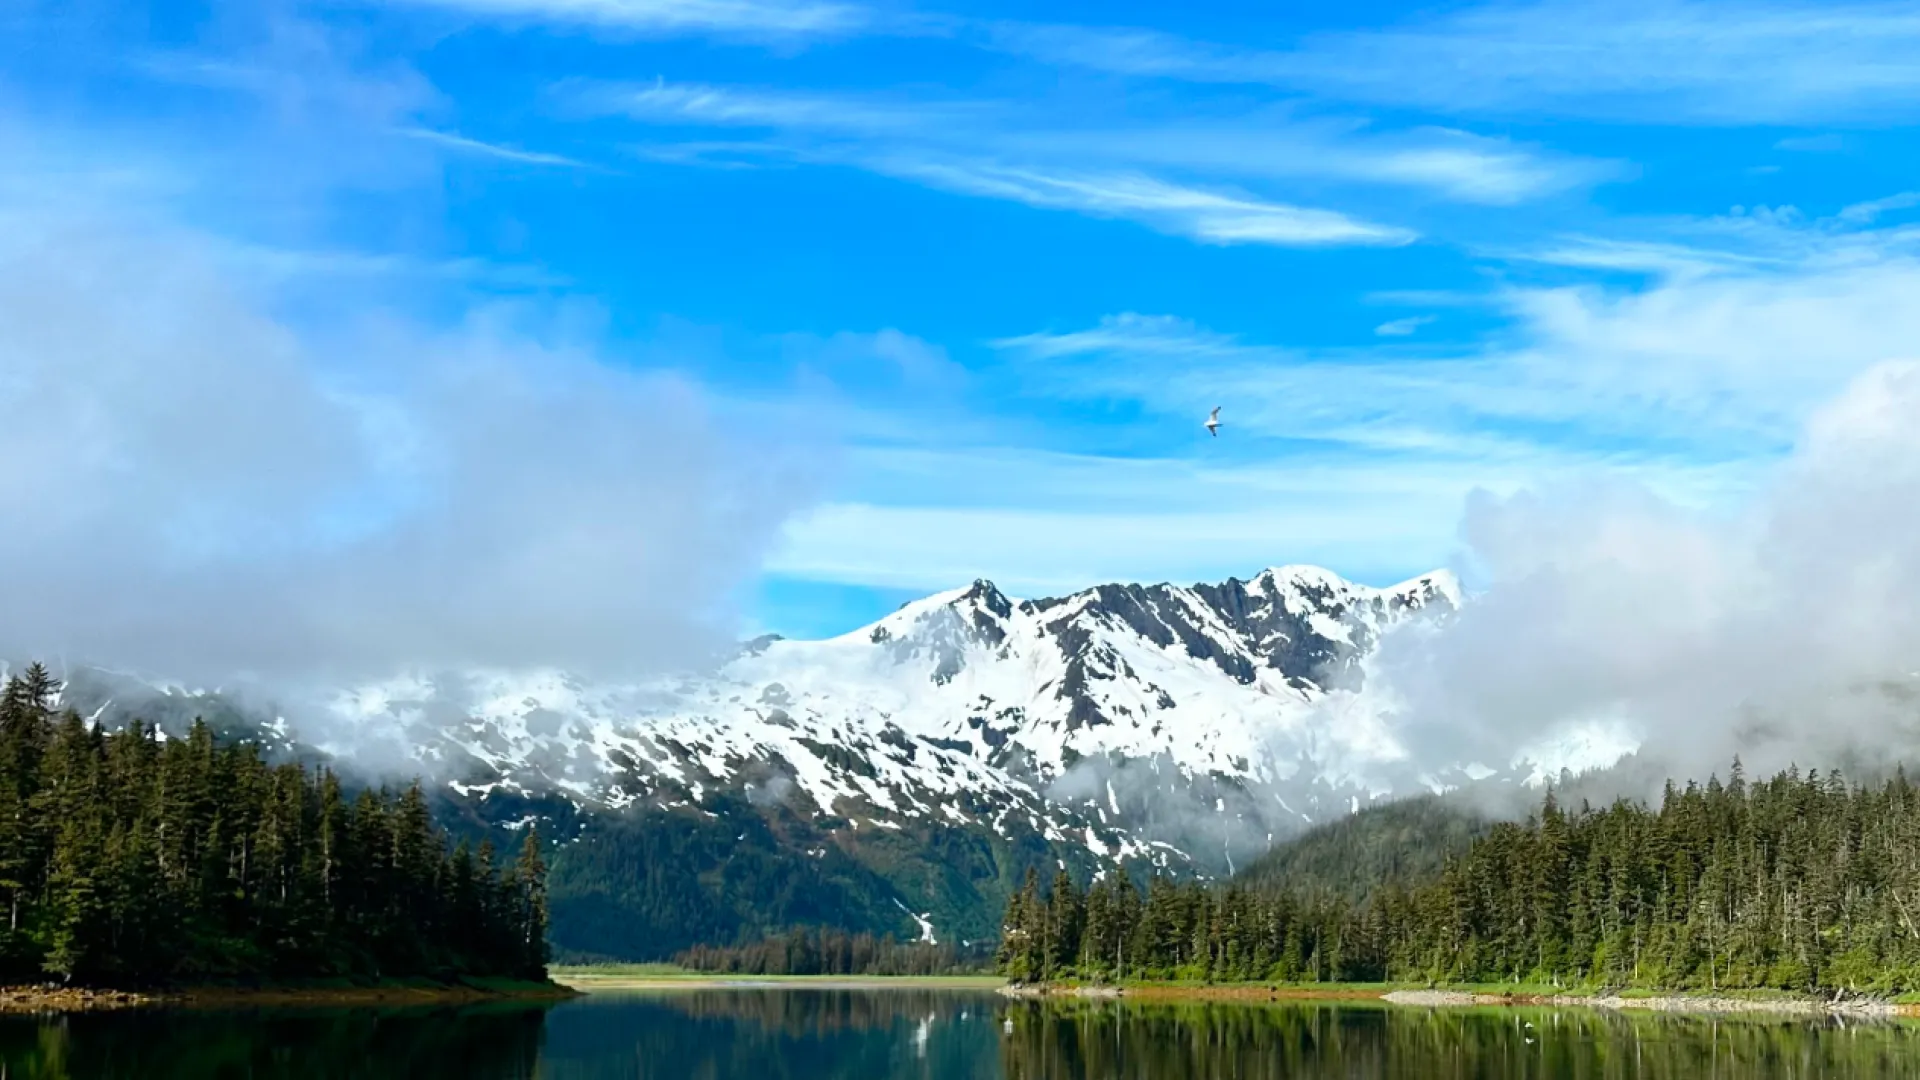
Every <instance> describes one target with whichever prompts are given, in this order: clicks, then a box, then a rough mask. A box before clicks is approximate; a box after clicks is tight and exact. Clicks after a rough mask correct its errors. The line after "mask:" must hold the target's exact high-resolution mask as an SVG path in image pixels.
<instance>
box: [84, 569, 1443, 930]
mask: <svg viewBox="0 0 1920 1080" xmlns="http://www.w3.org/2000/svg"><path fill="white" fill-rule="evenodd" d="M1460 603H1461V594H1460V589H1459V585H1458V583H1457V582H1456V581H1455V580H1454V578H1453V576H1452V575H1451V574H1449V573H1446V572H1444V571H1441V572H1435V573H1432V574H1426V575H1422V576H1420V577H1418V578H1415V579H1413V580H1411V581H1408V582H1405V583H1402V584H1400V585H1396V586H1393V587H1391V588H1385V589H1380V588H1371V587H1367V586H1363V585H1357V584H1354V583H1352V582H1349V581H1346V580H1343V579H1342V578H1340V577H1338V576H1336V575H1334V574H1332V573H1330V572H1328V571H1325V570H1321V569H1317V568H1313V567H1302V566H1284V567H1278V568H1275V569H1271V570H1267V571H1265V572H1263V573H1261V574H1259V575H1257V576H1255V577H1254V578H1253V579H1252V580H1250V581H1239V580H1228V581H1226V582H1223V583H1220V584H1217V585H1204V584H1203V585H1194V586H1190V587H1180V586H1173V585H1103V586H1099V587H1096V588H1093V589H1088V590H1086V591H1084V592H1079V593H1075V594H1073V595H1070V596H1065V597H1058V598H1045V599H1033V600H1019V599H1014V598H1012V597H1008V596H1006V595H1004V594H1003V593H1001V591H1000V590H999V589H997V588H995V587H994V585H993V584H992V583H990V582H987V581H976V582H974V583H973V584H972V585H970V586H967V587H966V588H962V589H956V590H953V591H951V592H946V593H940V594H937V595H934V596H930V597H927V598H925V599H923V600H919V601H916V602H913V603H910V604H907V605H905V606H903V607H902V608H900V609H899V610H898V611H896V612H894V613H893V614H891V615H888V616H887V617H885V618H883V619H881V620H879V621H878V622H875V623H873V624H872V625H870V626H866V627H862V628H861V629H859V630H857V631H854V632H852V633H849V634H845V635H842V636H840V637H836V638H830V639H827V640H822V641H786V640H780V639H777V638H766V639H761V640H758V641H755V642H752V643H750V644H749V645H748V646H747V647H745V648H744V649H743V650H742V651H741V653H740V654H739V655H738V656H737V657H736V658H735V659H733V660H732V661H731V662H730V663H728V664H726V665H725V666H723V667H722V668H721V669H720V670H719V671H717V672H714V673H710V674H706V675H701V676H697V677H696V676H688V677H685V678H680V679H665V680H653V681H649V682H644V683H632V684H604V683H590V682H586V681H583V680H580V679H576V678H573V677H570V676H568V675H566V674H564V673H560V672H536V673H512V674H509V673H499V672H471V673H464V674H461V675H459V676H450V677H437V678H424V677H408V678H400V679H394V680H390V681H387V682H384V683H380V684H377V685H372V686H364V687H359V688H355V689H352V690H350V691H346V692H343V693H340V694H339V695H338V696H337V698H336V699H335V700H333V701H332V702H331V704H330V707H329V708H328V710H327V711H328V713H329V714H330V715H328V716H327V717H326V719H325V723H323V724H319V725H310V727H312V728H313V730H310V731H302V730H296V731H295V732H294V734H295V736H296V737H300V738H302V739H304V740H305V741H306V742H308V743H310V744H315V745H318V746H319V747H320V748H321V749H323V750H331V751H335V752H340V751H347V752H350V753H351V752H359V753H362V754H364V753H365V752H366V747H368V746H370V745H373V744H374V743H375V742H376V740H377V741H378V742H379V744H380V745H383V746H385V747H386V748H387V751H386V753H387V755H388V756H389V757H390V758H391V756H393V755H399V756H401V757H403V758H411V759H412V762H411V763H412V766H413V767H414V768H415V770H416V771H421V772H424V773H426V774H428V775H431V776H434V777H436V778H437V780H436V782H437V783H440V784H443V785H444V788H445V793H446V795H447V797H449V798H451V799H454V800H456V801H458V802H460V803H462V804H464V805H466V806H467V807H469V808H470V809H471V810H472V811H473V812H474V813H476V814H478V815H480V816H483V817H486V818H489V819H491V820H494V821H496V822H499V821H507V822H508V823H512V821H513V820H514V816H515V815H521V816H524V815H526V814H531V813H539V812H540V811H539V809H538V807H539V806H540V805H541V800H543V799H544V800H546V805H549V806H551V805H553V803H554V801H555V800H554V799H553V798H552V797H553V796H559V797H561V798H562V799H564V801H565V802H566V803H568V804H571V805H570V806H569V807H568V808H567V809H568V813H569V815H570V817H571V818H572V821H571V824H570V828H572V829H575V830H577V835H578V836H579V838H580V839H579V843H580V844H583V845H585V844H589V843H601V842H604V843H613V841H610V840H604V839H601V840H594V839H593V838H594V837H597V836H598V837H604V835H607V834H605V832H604V829H603V828H600V827H598V826H596V825H595V823H596V822H599V823H602V825H603V826H604V827H605V828H613V827H614V826H613V825H611V824H607V823H619V825H618V827H619V828H622V829H627V828H652V827H655V826H654V825H648V824H647V823H649V822H652V823H678V824H676V825H675V826H674V827H676V828H678V827H688V828H690V827H692V825H689V824H687V823H695V824H698V823H700V822H708V823H718V824H715V825H713V827H714V828H718V827H720V826H721V825H724V826H725V829H726V831H727V832H729V833H731V832H735V831H737V832H738V836H737V837H735V838H733V839H734V841H735V842H738V843H741V844H746V843H750V842H752V841H750V840H749V833H750V832H751V831H752V830H749V829H736V826H737V825H739V821H738V820H737V819H741V818H743V817H755V818H759V819H764V820H765V821H766V822H770V823H775V824H774V826H773V830H774V831H773V833H771V834H769V836H770V839H768V840H767V843H768V844H769V845H770V846H771V848H773V849H778V850H780V851H782V852H784V853H785V855H784V856H783V857H786V856H791V857H793V858H810V859H813V860H815V861H816V862H818V861H819V860H822V859H825V858H826V857H827V855H828V853H829V852H835V853H836V857H837V855H839V854H849V855H851V856H852V858H853V860H854V862H856V863H858V864H860V866H861V867H864V868H865V869H866V870H868V871H872V872H873V873H874V874H876V875H877V876H878V878H879V879H881V880H883V881H884V882H885V883H887V884H886V887H888V888H892V889H893V890H894V891H895V893H896V895H894V896H892V897H890V898H889V899H890V900H892V901H893V906H895V907H898V908H899V909H900V910H899V911H898V912H893V913H891V914H889V915H888V918H892V919H895V920H896V921H898V920H901V919H906V918H907V917H911V918H910V920H909V921H907V922H904V923H902V926H901V928H902V929H903V930H906V931H909V932H913V933H925V934H931V933H935V932H936V931H935V930H934V929H932V927H936V926H939V925H940V924H941V923H942V922H945V923H946V924H947V925H950V926H951V925H956V924H957V925H959V926H960V927H962V928H963V929H964V928H965V927H968V926H972V927H976V928H978V927H980V926H982V925H985V924H988V923H990V921H991V919H992V918H994V917H996V916H997V905H998V903H999V902H1000V899H1001V898H1002V897H1003V896H1004V889H1005V886H1006V885H1007V884H1008V883H1009V882H1011V881H1012V880H1013V877H1014V875H1015V873H1017V872H1019V871H1022V870H1023V869H1024V867H1023V866H1019V865H1015V864H1019V863H1025V864H1029V865H1030V864H1032V863H1033V862H1035V861H1038V862H1040V863H1042V864H1044V865H1046V866H1048V867H1051V866H1052V865H1053V864H1054V863H1060V864H1063V865H1064V864H1068V863H1072V864H1074V865H1078V866H1081V867H1083V868H1086V869H1088V870H1089V872H1099V871H1101V869H1102V868H1107V867H1111V866H1113V865H1116V864H1118V863H1138V862H1143V861H1144V862H1150V863H1153V864H1157V865H1161V866H1172V867H1182V868H1191V869H1193V870H1195V871H1198V872H1204V873H1217V872H1222V871H1227V870H1230V869H1231V868H1232V867H1233V865H1234V863H1235V862H1236V860H1240V859H1244V858H1247V857H1251V856H1252V855H1253V854H1256V853H1257V852H1258V851H1259V850H1261V849H1263V848H1264V847H1266V846H1267V845H1268V844H1270V843H1271V841H1272V840H1273V839H1274V838H1275V837H1276V836H1277V835H1280V834H1284V833H1286V832H1289V831H1292V830H1295V829H1298V828H1300V827H1302V826H1304V825H1305V824H1307V823H1310V822H1312V821H1315V820H1320V819H1324V818H1326V817H1331V816H1335V815H1337V814H1340V813H1345V812H1347V811H1349V810H1351V809H1353V808H1355V807H1357V806H1358V805H1360V804H1361V803H1362V802H1365V801H1369V800H1371V799H1372V798H1374V797H1377V796H1380V795H1385V794H1388V793H1392V792H1404V791H1406V790H1409V789H1411V788H1412V787H1414V786H1415V785H1416V784H1418V783H1422V782H1424V783H1429V784H1430V783H1432V782H1433V774H1432V773H1431V772H1426V773H1419V772H1416V771H1415V770H1414V769H1413V766H1412V764H1411V763H1409V762H1407V761H1405V760H1404V754H1403V753H1402V752H1401V750H1400V748H1399V747H1398V745H1397V744H1396V743H1395V742H1394V741H1393V739H1392V737H1391V734H1390V731H1389V729H1388V728H1387V727H1386V726H1385V724H1384V723H1383V721H1382V719H1381V717H1380V715H1379V714H1380V711H1381V706H1380V705H1379V703H1378V702H1377V701H1376V699H1375V697H1374V696H1372V695H1370V693H1369V690H1368V687H1367V685H1366V678H1365V676H1366V663H1365V661H1366V658H1367V657H1368V656H1369V655H1370V654H1371V653H1372V651H1373V650H1374V648H1375V646H1376V645H1377V643H1378V642H1379V641H1380V639H1381V638H1382V636H1384V635H1387V634H1391V633H1396V632H1401V630H1402V628H1403V627H1407V626H1410V625H1412V624H1416V623H1422V622H1427V621H1429V620H1432V619H1436V618H1437V619H1444V618H1445V617H1446V616H1447V615H1448V614H1450V613H1451V612H1453V611H1454V610H1456V609H1457V608H1458V606H1459V605H1460ZM96 707H98V708H105V705H104V703H96ZM128 707H129V708H132V707H134V706H128ZM173 708H174V710H175V711H178V710H179V708H180V705H179V704H178V703H177V702H176V703H175V705H174V706H173ZM296 727H298V725H297V724H296ZM782 822H784V824H779V823H782ZM636 823H637V824H636ZM659 827H665V825H664V824H660V825H659ZM596 830H598V831H596ZM755 835H758V834H755ZM955 837H960V838H964V843H962V841H961V840H956V839H954V838H955ZM721 839H722V840H726V839H727V838H726V837H722V838H721ZM955 844H961V846H962V847H965V848H966V852H964V853H962V854H954V853H953V850H950V849H954V845H955ZM722 846H723V847H724V844H723V845H722ZM954 850H957V849H954ZM708 858H711V859H716V860H719V864H724V863H725V862H726V861H727V860H729V859H731V858H732V856H731V855H724V854H722V855H712V856H708ZM963 863H964V864H965V865H967V866H968V867H970V869H968V870H967V871H966V873H965V874H962V875H959V876H960V877H961V878H964V879H965V880H958V879H956V877H955V871H954V866H956V865H959V864H963ZM798 865H800V864H797V863H791V862H789V863H782V864H781V866H782V867H783V869H782V870H780V871H779V873H781V874H786V875H789V876H790V875H792V874H795V873H802V872H803V871H802V870H797V869H795V867H796V866H798ZM822 865H824V864H822ZM696 869H697V868H689V869H688V871H687V872H688V873H689V874H693V873H695V872H696ZM656 871H658V868H657V867H656V868H650V869H647V870H645V871H620V872H644V873H654V872H656ZM821 873H823V874H824V873H826V871H825V870H822V871H821ZM942 874H945V876H946V878H947V879H954V880H942V879H941V875H942ZM829 876H830V875H829ZM558 899H559V896H558V894H556V902H558ZM983 906H984V907H985V908H986V909H988V910H975V909H976V908H981V907H983ZM929 909H931V910H929ZM563 916H564V911H563V910H561V909H560V908H558V907H557V908H556V935H559V933H560V920H561V919H562V917H563ZM743 918H745V919H746V922H745V923H743V927H746V928H747V929H750V928H751V927H750V925H749V924H751V923H752V921H753V920H752V918H747V917H745V916H743ZM761 921H762V922H764V923H767V924H769V925H771V924H773V923H777V922H778V921H779V919H778V918H775V917H767V918H765V919H762V920H761ZM741 932H746V930H745V929H743V930H741ZM976 932H977V930H976ZM616 951H617V950H616Z"/></svg>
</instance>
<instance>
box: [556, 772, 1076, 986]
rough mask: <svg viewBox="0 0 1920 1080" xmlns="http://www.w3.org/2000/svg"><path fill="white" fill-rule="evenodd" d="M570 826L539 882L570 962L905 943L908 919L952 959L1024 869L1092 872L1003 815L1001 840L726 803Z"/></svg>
mask: <svg viewBox="0 0 1920 1080" xmlns="http://www.w3.org/2000/svg"><path fill="white" fill-rule="evenodd" d="M581 824H582V828H581V829H580V831H579V832H578V833H577V834H569V835H570V836H572V835H577V837H578V839H577V840H570V841H569V842H568V843H567V844H565V845H563V846H561V847H560V848H558V849H557V850H556V851H555V852H554V857H553V859H554V862H553V872H552V875H551V879H550V880H551V899H552V907H553V934H552V937H553V944H554V949H555V951H556V953H557V954H558V955H559V956H560V957H561V958H562V959H564V960H566V961H569V962H572V961H600V960H621V961H628V960H638V961H661V960H670V959H672V958H673V957H674V956H675V955H676V954H678V953H680V952H682V951H684V950H687V949H690V948H693V947H694V946H696V945H723V944H735V945H753V944H756V943H758V942H761V941H763V940H765V939H767V938H770V937H784V936H785V935H786V934H788V933H789V932H790V931H793V930H795V929H811V928H822V927H825V928H832V929H835V930H840V931H844V932H845V933H848V934H855V935H858V934H869V935H872V936H873V937H875V938H882V937H885V936H887V935H889V934H891V935H893V936H894V937H895V938H896V939H901V940H910V939H912V938H913V937H915V936H917V935H918V933H919V928H918V927H917V926H916V925H915V923H914V920H913V918H912V917H911V916H910V915H909V914H908V910H909V909H911V910H912V911H913V912H915V913H919V914H924V915H925V916H926V917H927V918H928V919H929V920H930V921H931V922H932V924H933V926H934V927H935V929H936V931H937V933H938V935H939V937H940V938H941V939H942V940H952V941H954V942H956V943H958V944H959V945H960V947H961V948H962V949H965V948H967V947H968V946H967V943H968V942H976V943H979V942H991V941H993V939H994V938H995V937H996V935H997V934H998V931H999V925H998V915H999V911H1000V908H1001V906H1002V905H1004V904H1005V902H1006V898H1007V896H1008V895H1009V894H1010V893H1011V892H1012V891H1013V889H1014V888H1016V887H1017V886H1018V884H1019V881H1020V874H1021V873H1022V872H1023V871H1024V870H1025V869H1026V868H1027V867H1029V866H1046V867H1049V868H1051V867H1053V866H1056V865H1058V863H1059V862H1061V861H1066V862H1067V865H1068V866H1069V867H1071V868H1073V869H1074V870H1076V872H1080V873H1085V872H1086V869H1087V868H1088V867H1089V866H1090V864H1091V857H1090V855H1089V853H1088V851H1087V849H1086V848H1085V847H1084V846H1081V845H1071V844H1067V843H1056V842H1053V841H1049V840H1048V839H1047V838H1046V837H1045V836H1044V835H1042V834H1041V833H1039V832H1038V831H1036V830H1034V829H1032V828H1031V826H1030V825H1029V824H1027V823H1026V822H1025V821H1024V820H1023V819H1017V818H1014V817H1013V816H1012V815H1009V820H1008V822H1007V825H1006V828H1007V834H1006V835H1004V836H1001V835H995V834H994V833H992V832H990V831H989V830H988V829H986V828H984V827H958V826H949V825H942V824H938V823H933V822H929V821H923V820H913V819H908V820H906V821H905V822H904V823H902V824H901V825H900V827H898V828H878V827H860V828H849V827H847V822H846V821H845V820H844V819H842V820H840V821H838V822H835V821H834V820H833V819H831V818H828V817H826V816H824V815H821V814H819V813H817V812H816V811H815V810H814V809H813V808H812V807H811V806H810V805H807V804H802V805H800V806H798V807H790V806H787V805H784V804H780V805H771V806H766V805H761V806H756V805H753V804H751V803H749V802H748V801H747V800H746V799H745V798H742V797H740V796H739V795H736V794H733V793H731V792H726V791H717V792H708V793H707V794H706V796H705V798H704V799H703V800H702V801H701V802H700V803H699V804H698V805H697V806H691V807H676V808H671V809H663V808H659V807H634V808H632V809H631V810H628V811H626V812H623V813H609V814H599V815H594V816H592V817H588V818H583V819H582V821H581ZM833 825H838V826H839V827H837V828H830V827H829V826H833Z"/></svg>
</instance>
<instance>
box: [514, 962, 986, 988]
mask: <svg viewBox="0 0 1920 1080" xmlns="http://www.w3.org/2000/svg"><path fill="white" fill-rule="evenodd" d="M551 974H552V977H553V980H554V981H555V982H557V983H560V984H561V985H563V986H567V987H570V988H572V989H574V990H577V991H580V992H582V993H593V992H596V991H598V992H607V991H615V990H720V989H767V988H780V987H790V988H796V989H799V988H809V987H810V988H813V989H820V990H837V989H857V990H864V989H886V988H889V987H912V988H917V989H923V990H997V989H1000V988H1001V987H1003V986H1005V985H1006V982H1007V981H1006V980H1005V979H1003V978H1001V977H999V976H998V975H742V974H735V973H731V972H712V971H693V970H690V969H688V968H682V967H677V966H675V965H672V964H586V965H579V966H567V965H560V966H556V967H554V968H553V969H552V971H551Z"/></svg>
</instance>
